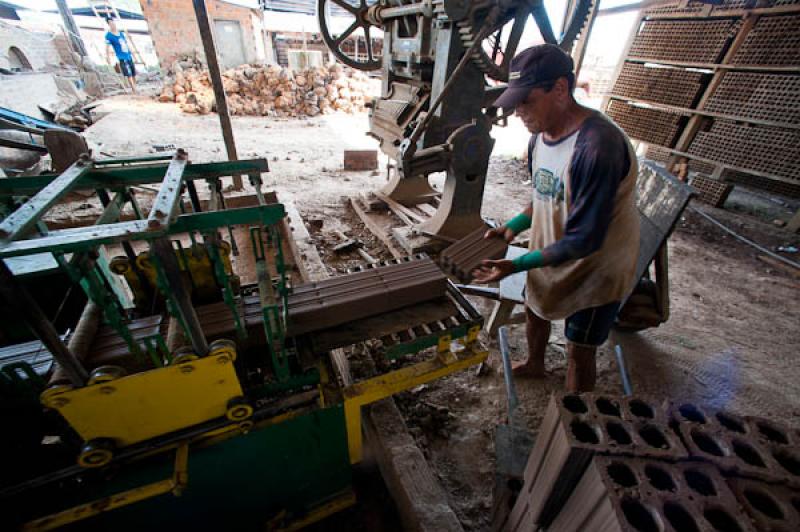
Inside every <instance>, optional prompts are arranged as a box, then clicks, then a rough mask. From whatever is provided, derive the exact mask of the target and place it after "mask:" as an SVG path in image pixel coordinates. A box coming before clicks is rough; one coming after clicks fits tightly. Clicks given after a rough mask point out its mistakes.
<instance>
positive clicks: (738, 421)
mask: <svg viewBox="0 0 800 532" xmlns="http://www.w3.org/2000/svg"><path fill="white" fill-rule="evenodd" d="M667 408H668V412H669V417H670V422H671V423H672V424H673V427H675V426H677V425H679V424H692V425H697V426H699V427H703V428H706V429H709V430H723V431H726V432H728V433H729V434H731V435H733V436H751V435H752V428H751V424H750V423H749V422H748V420H747V418H744V417H741V416H738V415H736V414H733V413H731V412H726V411H716V410H710V409H706V408H704V407H702V406H700V405H697V404H695V403H691V402H672V403H670V404H669V406H668V407H667Z"/></svg>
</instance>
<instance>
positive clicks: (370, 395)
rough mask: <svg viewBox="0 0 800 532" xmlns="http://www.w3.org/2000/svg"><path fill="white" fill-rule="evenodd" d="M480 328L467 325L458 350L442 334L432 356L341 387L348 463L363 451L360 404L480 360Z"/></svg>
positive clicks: (482, 353) (483, 351) (483, 355)
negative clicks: (343, 387) (467, 327)
mask: <svg viewBox="0 0 800 532" xmlns="http://www.w3.org/2000/svg"><path fill="white" fill-rule="evenodd" d="M480 330H481V327H480V325H476V326H474V327H471V328H470V329H469V331H468V332H467V336H465V337H464V338H462V339H460V342H458V344H459V345H458V347H459V348H460V349H458V350H453V346H454V342H453V339H452V337H451V336H449V335H445V336H442V337H441V338H439V345H438V346H437V353H436V356H435V357H434V358H432V359H430V360H425V361H422V362H417V363H416V364H412V365H410V366H405V367H403V368H400V369H396V370H394V371H390V372H389V373H384V374H382V375H378V376H377V377H373V378H371V379H366V380H363V381H359V382H357V383H355V384H351V385H350V386H348V387H346V388H345V389H344V417H345V424H346V425H347V427H346V428H347V446H348V450H349V453H350V463H352V464H356V463H358V462H360V461H361V459H362V458H363V454H364V453H363V440H362V433H361V407H362V406H364V405H368V404H370V403H374V402H376V401H380V400H381V399H385V398H387V397H389V396H391V395H393V394H396V393H397V392H401V391H404V390H410V389H411V388H414V387H416V386H419V385H420V384H425V383H428V382H431V381H433V380H435V379H440V378H442V377H445V376H447V375H450V374H451V373H455V372H456V371H461V370H463V369H466V368H468V367H470V366H474V365H477V364H480V363H481V362H484V361H485V360H486V358H487V357H488V356H489V352H488V351H487V350H486V349H484V348H483V346H482V345H481V344H480V342H478V333H479V332H480Z"/></svg>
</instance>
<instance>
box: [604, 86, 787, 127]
mask: <svg viewBox="0 0 800 532" xmlns="http://www.w3.org/2000/svg"><path fill="white" fill-rule="evenodd" d="M721 79H722V78H720V80H721ZM608 97H609V98H610V99H612V100H619V101H623V102H631V103H642V104H645V105H648V106H650V107H652V108H653V109H657V110H659V111H668V112H671V113H678V114H683V115H702V116H710V117H712V118H724V119H726V120H733V121H734V122H746V123H748V124H756V125H759V126H768V127H779V128H783V129H800V124H789V123H787V122H775V121H773V120H762V119H759V118H749V117H746V116H739V115H729V114H725V113H716V112H713V111H704V110H703V109H689V108H688V107H677V106H674V105H667V104H664V103H658V102H651V101H648V100H639V99H637V98H628V97H627V96H620V95H618V94H610V95H609V96H608Z"/></svg>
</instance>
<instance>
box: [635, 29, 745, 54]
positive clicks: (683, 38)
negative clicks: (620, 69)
mask: <svg viewBox="0 0 800 532" xmlns="http://www.w3.org/2000/svg"><path fill="white" fill-rule="evenodd" d="M738 26H739V21H738V20H726V19H721V20H647V21H645V22H644V23H643V24H642V26H641V28H640V29H639V32H638V33H637V35H636V37H634V39H633V42H632V43H631V47H630V50H629V51H628V55H629V56H630V57H637V58H643V59H652V60H662V61H679V62H691V63H716V62H717V61H719V60H720V59H721V58H722V54H723V51H724V48H725V45H726V44H727V43H728V41H729V40H731V39H732V38H733V36H734V35H735V33H736V29H737V28H738Z"/></svg>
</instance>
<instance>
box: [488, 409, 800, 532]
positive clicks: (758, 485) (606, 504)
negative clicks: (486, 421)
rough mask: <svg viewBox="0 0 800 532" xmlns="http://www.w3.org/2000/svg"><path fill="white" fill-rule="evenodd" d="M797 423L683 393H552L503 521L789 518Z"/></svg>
mask: <svg viewBox="0 0 800 532" xmlns="http://www.w3.org/2000/svg"><path fill="white" fill-rule="evenodd" d="M798 444H800V431H798V430H795V429H790V428H788V427H785V426H782V425H781V424H778V423H775V422H773V421H770V420H767V419H764V418H758V417H747V418H741V417H738V416H735V415H733V414H730V413H727V412H707V411H705V410H703V409H702V408H700V407H698V406H696V405H693V404H689V403H678V404H675V403H666V402H659V401H655V400H652V399H649V398H645V397H638V398H621V397H615V396H608V395H602V394H557V395H556V394H554V395H553V396H552V397H551V400H550V404H549V405H548V408H547V411H546V413H545V417H544V420H543V421H542V425H541V427H540V429H539V433H538V434H537V438H536V442H535V444H534V447H533V450H532V451H531V454H530V457H529V459H528V463H527V466H526V469H525V474H524V482H523V485H522V487H521V489H520V491H519V493H518V495H517V496H516V499H515V500H512V501H510V502H509V501H506V503H505V504H506V505H509V504H510V506H509V507H507V513H506V515H507V517H506V518H505V519H502V518H501V519H498V520H497V521H496V523H497V525H496V528H497V529H499V530H503V531H510V532H516V531H526V532H529V531H535V530H540V529H546V530H548V531H559V532H566V531H582V530H592V531H612V530H614V531H628V530H630V531H634V530H636V531H640V532H649V531H653V532H664V531H675V532H683V531H701V530H712V531H715V530H719V531H743V532H744V531H751V530H776V531H777V530H787V531H788V530H800V445H798Z"/></svg>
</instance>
